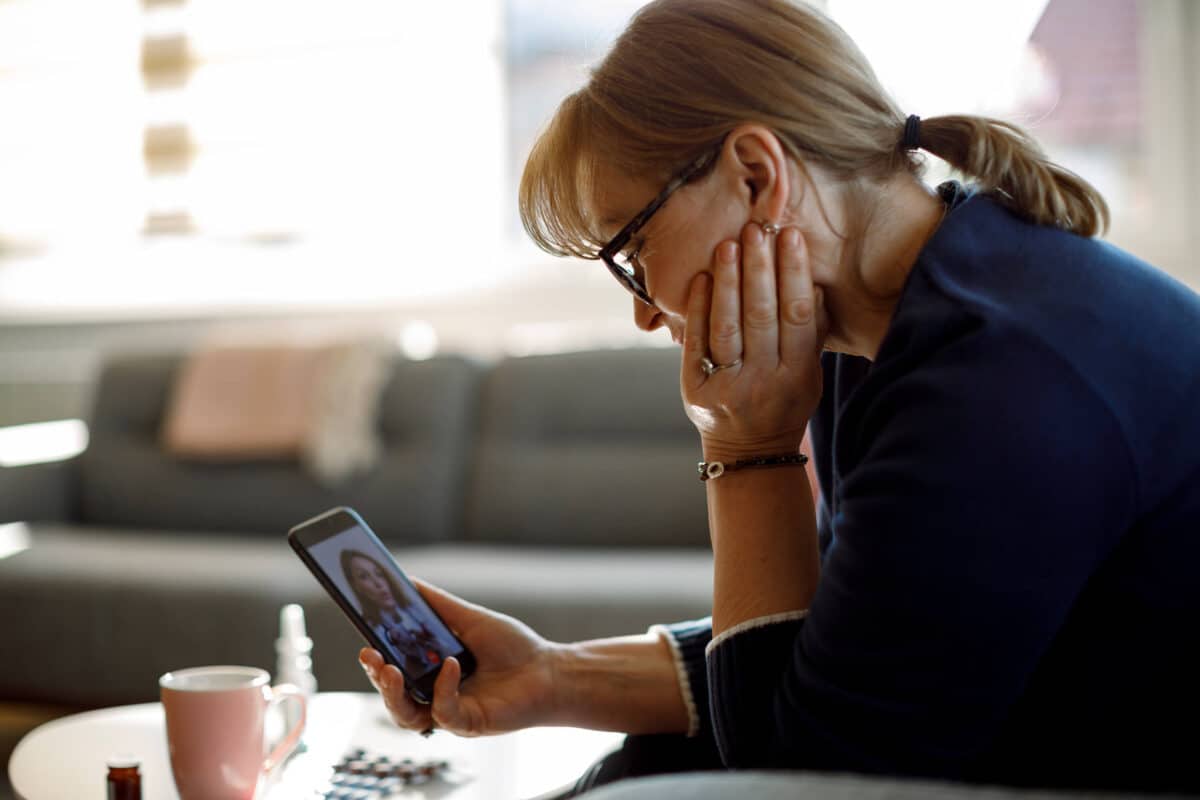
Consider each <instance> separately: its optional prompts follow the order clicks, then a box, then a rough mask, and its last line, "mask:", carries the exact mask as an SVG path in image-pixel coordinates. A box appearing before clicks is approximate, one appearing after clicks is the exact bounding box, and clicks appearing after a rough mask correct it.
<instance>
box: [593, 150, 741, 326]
mask: <svg viewBox="0 0 1200 800" xmlns="http://www.w3.org/2000/svg"><path fill="white" fill-rule="evenodd" d="M719 152H720V149H719V148H718V149H714V150H710V151H708V152H707V153H705V154H704V155H702V156H700V157H699V158H697V159H696V160H695V161H693V162H692V163H691V164H689V165H688V166H687V167H686V168H685V169H684V170H683V171H682V172H680V173H679V174H678V175H676V176H675V177H674V178H672V179H671V180H670V181H669V182H668V183H667V186H666V188H665V189H663V190H662V191H661V192H659V193H658V196H657V197H655V198H654V199H653V200H651V201H650V205H648V206H646V207H645V208H643V209H642V210H641V211H639V212H638V214H637V216H635V217H634V218H633V219H632V220H630V222H629V224H628V225H626V226H625V227H624V228H622V229H621V232H620V233H618V234H617V235H616V236H614V237H613V238H612V239H611V240H610V241H609V243H608V244H606V245H604V248H603V249H602V250H601V251H600V258H601V259H603V260H604V263H605V265H607V266H608V271H609V272H611V273H612V275H613V277H614V278H616V279H617V282H618V283H620V284H621V285H622V286H624V287H625V288H626V289H628V290H629V293H630V294H632V295H633V296H634V297H636V298H637V299H638V300H641V301H642V302H643V303H645V304H646V305H648V306H653V305H654V300H652V299H651V297H650V293H649V292H648V291H646V284H645V282H644V281H645V277H644V276H645V274H646V272H645V270H644V269H642V265H641V262H639V261H638V248H636V247H634V248H630V247H629V242H630V240H631V239H632V238H633V236H634V234H636V233H637V232H638V231H639V230H641V229H642V226H644V225H645V224H646V223H647V222H649V221H650V218H651V217H652V216H654V212H655V211H658V209H660V208H662V204H663V203H665V202H667V198H668V197H670V196H671V194H672V193H674V191H675V190H676V189H678V188H679V187H680V186H683V185H684V184H685V183H687V182H688V181H690V180H692V178H695V177H696V176H697V175H698V174H700V172H701V171H702V170H704V169H706V168H707V167H708V166H709V165H710V164H712V162H713V161H715V160H716V157H717V154H718V153H719Z"/></svg>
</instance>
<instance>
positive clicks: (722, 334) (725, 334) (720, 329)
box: [712, 319, 741, 342]
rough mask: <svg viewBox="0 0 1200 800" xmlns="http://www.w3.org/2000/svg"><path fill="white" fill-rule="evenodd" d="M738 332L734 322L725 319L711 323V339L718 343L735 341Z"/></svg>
mask: <svg viewBox="0 0 1200 800" xmlns="http://www.w3.org/2000/svg"><path fill="white" fill-rule="evenodd" d="M740 332H741V331H740V328H739V327H738V324H737V323H736V322H734V321H732V320H727V319H726V320H720V321H718V322H714V323H713V326H712V339H713V340H714V341H718V342H729V341H732V340H734V339H736V338H737V337H738V334H739V333H740Z"/></svg>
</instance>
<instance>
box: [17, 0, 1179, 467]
mask: <svg viewBox="0 0 1200 800" xmlns="http://www.w3.org/2000/svg"><path fill="white" fill-rule="evenodd" d="M639 5H640V3H639V2H636V0H588V2H579V3H575V2H560V1H558V0H459V1H458V2H426V3H413V2H397V0H305V1H304V2H295V0H290V1H289V2H285V1H284V0H140V2H139V1H138V0H0V427H7V429H6V430H0V463H7V464H11V463H17V462H19V461H20V460H21V459H22V458H29V457H33V456H29V455H28V453H29V449H28V448H29V447H31V446H32V445H30V444H29V442H32V441H35V440H36V442H38V443H39V444H38V445H37V446H38V447H39V448H41V449H40V450H39V453H41V454H43V455H44V454H45V453H46V452H48V451H47V449H46V448H50V449H51V450H53V449H54V448H55V447H57V448H59V450H61V451H63V452H69V451H71V450H72V448H78V447H80V446H82V442H83V441H85V440H86V430H85V428H84V427H83V425H82V423H80V422H78V421H77V420H79V419H80V418H82V417H83V416H85V414H86V410H87V403H88V399H89V396H88V392H89V387H90V385H91V380H92V378H93V376H94V373H95V370H96V368H97V367H98V365H99V363H100V361H101V359H102V358H103V356H104V355H105V354H106V353H108V352H111V351H116V350H120V351H130V350H138V349H172V348H174V349H183V348H186V347H188V346H189V345H191V344H193V343H195V342H197V341H199V340H201V339H203V338H205V337H207V336H209V335H211V334H212V332H213V331H214V330H226V329H230V328H241V329H247V330H250V329H254V328H255V327H256V326H260V327H264V328H270V329H271V330H280V329H289V328H290V329H292V330H295V331H296V332H297V333H298V334H305V335H310V334H314V333H316V332H324V331H330V330H334V331H340V330H347V329H349V330H355V331H357V330H371V331H375V332H383V333H384V334H385V335H386V336H388V337H390V338H392V339H394V340H395V342H396V343H397V346H398V347H400V348H402V349H403V350H404V352H406V353H407V354H408V355H410V356H411V357H413V358H424V357H428V356H430V355H432V354H434V353H438V352H463V353H468V354H472V355H478V356H482V357H489V356H494V355H501V354H525V353H536V352H554V351H565V350H574V349H582V348H594V347H609V346H629V345H633V344H640V345H655V346H669V341H668V340H667V337H666V335H665V333H661V332H659V333H657V334H655V335H647V334H643V333H641V332H639V331H637V330H636V329H635V328H634V327H633V325H632V324H631V319H630V318H631V308H630V304H631V300H630V299H629V298H628V297H627V296H626V295H625V294H624V293H623V292H622V291H620V290H619V289H618V288H617V287H616V285H615V284H613V283H612V280H611V278H610V277H609V276H608V275H607V273H606V271H605V270H604V268H603V267H602V266H600V265H598V264H597V263H592V262H572V261H565V260H556V259H552V258H550V257H548V256H546V255H544V254H542V253H540V252H538V251H537V250H536V249H535V248H534V247H533V246H532V245H531V244H530V243H529V242H528V241H527V240H526V238H525V236H524V234H523V232H522V230H521V226H520V223H519V220H518V217H517V212H516V200H515V197H516V184H517V181H518V179H519V175H520V170H521V166H522V162H523V159H524V156H525V153H526V152H527V151H528V148H529V146H530V144H531V142H532V139H533V137H534V136H535V135H536V133H537V132H538V130H539V129H540V127H541V126H542V125H543V124H544V123H545V122H546V120H547V119H548V117H549V115H550V114H551V113H552V111H553V109H554V108H555V106H556V105H557V103H558V102H559V101H560V100H561V98H562V97H563V96H564V95H565V94H567V93H568V92H570V91H571V90H573V89H574V88H575V87H577V86H578V85H580V84H581V83H582V82H583V81H584V80H585V78H586V75H587V69H588V66H589V64H592V63H594V62H595V61H596V60H598V59H599V58H600V57H601V56H602V54H603V53H604V52H605V50H606V48H607V47H608V45H609V44H610V42H611V41H612V39H613V38H614V37H615V36H616V34H617V33H618V32H619V31H620V30H621V28H622V26H623V24H624V22H625V21H626V20H627V19H628V17H629V15H630V14H631V13H632V12H634V11H635V10H636V8H637V7H638V6H639ZM818 5H820V6H822V7H823V8H825V9H826V10H827V11H828V12H829V13H830V14H832V15H833V17H834V18H835V19H837V20H838V21H839V22H840V23H841V24H842V25H843V26H844V27H845V28H846V29H847V30H848V31H849V33H850V34H851V36H852V37H854V38H855V39H856V41H858V43H859V44H860V46H861V47H862V48H863V50H864V51H865V52H866V54H867V56H868V57H869V58H870V60H871V62H872V64H873V65H874V67H875V69H876V71H877V73H878V74H879V75H880V76H881V78H882V79H883V81H884V82H885V84H886V85H887V86H888V87H889V88H890V89H891V90H892V91H893V92H894V94H895V96H896V97H897V99H898V100H899V102H900V105H901V107H902V108H904V109H905V110H906V111H908V112H911V113H916V114H920V115H921V116H926V117H928V116H933V115H936V114H938V113H945V112H979V113H987V114H992V115H997V116H1001V117H1005V118H1008V119H1012V120H1015V121H1017V122H1020V123H1022V124H1024V125H1026V126H1028V127H1029V128H1030V129H1031V130H1032V131H1033V132H1034V134H1035V135H1036V136H1037V138H1038V139H1039V140H1040V141H1041V142H1042V143H1043V144H1044V146H1045V147H1046V149H1047V150H1048V151H1049V152H1050V153H1051V155H1052V156H1053V157H1055V158H1056V159H1057V160H1059V161H1060V162H1062V163H1064V164H1065V165H1067V166H1068V167H1070V168H1072V169H1074V170H1076V171H1077V172H1079V173H1081V174H1082V175H1083V176H1084V177H1085V178H1087V179H1088V180H1089V181H1091V182H1092V183H1094V184H1095V185H1096V186H1097V187H1098V188H1100V189H1101V191H1102V192H1103V193H1104V194H1105V195H1106V197H1107V198H1108V200H1109V202H1110V204H1111V206H1112V210H1113V214H1114V220H1113V227H1112V230H1111V232H1110V234H1109V237H1108V238H1109V239H1110V240H1111V241H1112V242H1113V243H1114V244H1117V245H1119V246H1121V247H1123V248H1126V249H1128V250H1131V251H1132V252H1134V253H1135V254H1138V255H1139V256H1141V257H1143V258H1145V259H1147V260H1149V261H1152V262H1153V263H1155V264H1157V265H1159V266H1160V267H1162V268H1163V269H1166V270H1167V271H1168V272H1170V273H1172V274H1173V275H1175V276H1176V277H1177V278H1179V279H1180V280H1182V281H1184V282H1186V283H1189V284H1191V285H1192V286H1198V285H1200V261H1197V259H1196V258H1195V255H1194V254H1195V253H1196V252H1198V251H1200V233H1198V232H1197V231H1198V230H1200V227H1198V226H1197V225H1196V222H1197V221H1198V215H1197V210H1198V209H1197V206H1198V203H1200V201H1197V199H1196V197H1197V196H1196V193H1195V191H1194V187H1195V186H1197V185H1200V155H1198V154H1197V152H1196V149H1195V146H1194V141H1195V139H1196V137H1195V134H1194V131H1196V130H1197V129H1200V81H1197V80H1196V76H1197V75H1200V56H1198V55H1197V52H1198V50H1200V48H1198V47H1197V45H1198V44H1200V3H1196V2H1193V0H908V1H907V2H905V3H884V2H879V1H878V0H825V1H824V2H821V3H818ZM945 176H946V173H945V171H944V170H943V169H940V168H939V167H938V165H937V164H933V165H931V170H930V175H929V178H930V181H931V182H937V181H938V180H941V179H942V178H943V177H945ZM39 422H53V423H54V424H53V425H51V426H48V427H46V426H43V427H37V428H27V427H11V426H20V425H21V424H23V423H39ZM21 437H24V438H21ZM22 442H25V444H24V445H23V444H22ZM23 447H24V448H25V449H24V450H22V448H23ZM22 453H25V455H22Z"/></svg>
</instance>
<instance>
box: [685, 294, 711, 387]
mask: <svg viewBox="0 0 1200 800" xmlns="http://www.w3.org/2000/svg"><path fill="white" fill-rule="evenodd" d="M711 285H712V284H711V278H709V276H708V274H707V273H704V272H702V273H700V274H699V275H697V276H696V277H695V278H693V279H692V286H691V290H690V291H689V292H688V305H687V321H686V323H685V324H684V329H683V364H682V378H681V383H682V385H683V386H684V388H687V389H695V388H696V387H698V386H699V385H700V384H702V383H704V378H705V375H704V372H703V371H702V370H701V369H699V366H698V365H699V364H700V359H701V358H704V357H705V356H707V355H708V309H709V305H710V294H711V293H710V290H709V287H710V286H711Z"/></svg>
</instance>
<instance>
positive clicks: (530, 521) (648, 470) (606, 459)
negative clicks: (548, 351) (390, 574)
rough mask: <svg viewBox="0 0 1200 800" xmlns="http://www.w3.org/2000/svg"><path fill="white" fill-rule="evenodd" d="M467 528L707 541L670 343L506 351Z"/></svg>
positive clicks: (555, 540) (494, 381) (488, 533)
mask: <svg viewBox="0 0 1200 800" xmlns="http://www.w3.org/2000/svg"><path fill="white" fill-rule="evenodd" d="M480 415H481V417H480V419H481V422H480V425H481V430H480V442H479V447H478V448H477V450H476V455H475V459H474V462H473V464H472V468H473V471H472V481H471V489H470V493H469V496H468V503H467V527H466V538H468V539H471V540H474V541H489V542H522V543H525V544H555V545H568V546H569V545H600V544H603V545H608V546H656V545H661V546H693V547H707V546H708V523H707V517H706V511H705V497H704V486H703V484H702V483H701V482H700V481H699V480H697V475H696V469H695V465H696V462H697V461H698V460H699V454H700V445H699V438H698V436H697V434H696V431H695V428H693V427H692V424H691V422H689V421H688V419H687V417H686V416H685V415H684V413H683V407H682V404H681V402H680V398H679V353H678V351H676V350H674V349H670V350H667V349H644V350H627V351H598V352H591V353H573V354H558V355H551V356H536V357H529V358H514V359H508V360H505V361H503V362H501V363H500V364H498V365H497V366H496V367H495V368H494V369H493V370H492V371H491V373H489V375H488V377H487V380H486V382H485V386H484V390H483V400H482V408H481V410H480Z"/></svg>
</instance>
